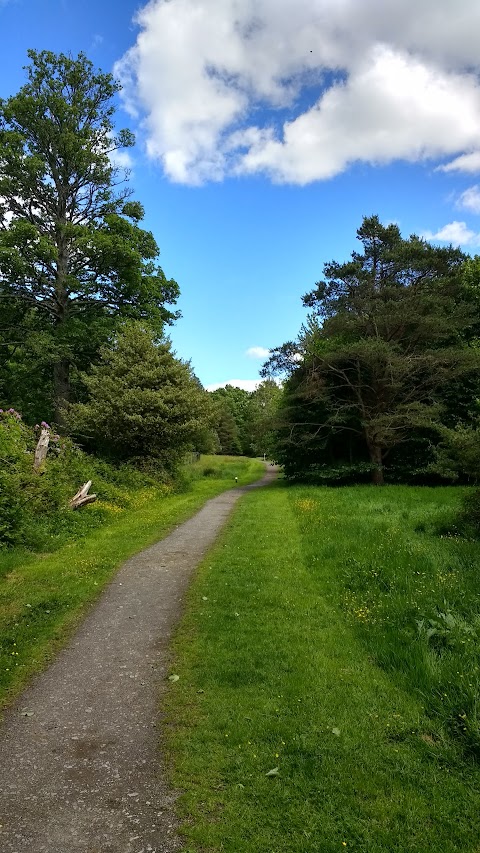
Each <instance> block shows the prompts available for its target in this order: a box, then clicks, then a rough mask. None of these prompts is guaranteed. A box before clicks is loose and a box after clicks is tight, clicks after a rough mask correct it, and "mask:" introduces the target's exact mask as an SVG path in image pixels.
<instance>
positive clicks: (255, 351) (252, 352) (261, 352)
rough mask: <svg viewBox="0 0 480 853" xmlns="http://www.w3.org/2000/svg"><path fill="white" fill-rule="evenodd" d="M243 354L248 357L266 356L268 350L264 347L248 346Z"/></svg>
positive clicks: (268, 353) (268, 352)
mask: <svg viewBox="0 0 480 853" xmlns="http://www.w3.org/2000/svg"><path fill="white" fill-rule="evenodd" d="M245 355H246V356H248V358H268V356H269V355H270V350H269V349H265V347H250V348H249V349H247V351H246V353H245Z"/></svg>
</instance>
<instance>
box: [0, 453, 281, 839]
mask: <svg viewBox="0 0 480 853" xmlns="http://www.w3.org/2000/svg"><path fill="white" fill-rule="evenodd" d="M275 476H276V472H275V470H274V469H273V468H272V469H270V470H269V471H268V472H267V473H266V474H265V476H264V477H263V479H262V480H260V481H259V482H258V483H255V484H254V485H253V486H246V487H243V488H237V489H233V490H231V491H229V492H224V493H223V494H222V495H220V496H219V497H217V498H214V499H213V500H211V501H209V502H208V503H207V504H206V505H205V506H204V507H203V509H201V510H200V512H198V513H197V514H196V515H195V516H194V517H193V518H191V519H190V520H189V521H187V522H185V523H184V524H182V525H180V526H179V527H177V528H176V530H174V532H173V533H171V534H170V535H169V536H167V538H166V539H163V540H162V541H161V542H158V543H157V544H156V545H154V546H153V547H151V548H148V549H147V550H146V551H142V552H141V553H140V554H137V555H136V556H135V557H133V558H132V559H130V560H128V562H127V563H125V564H124V565H123V566H122V568H121V569H120V570H119V571H118V572H117V574H116V575H115V577H114V579H113V580H112V582H111V583H110V585H109V586H108V587H107V589H106V590H105V592H104V593H103V595H102V597H101V599H100V600H99V602H98V603H97V605H96V606H95V607H94V608H93V610H91V611H90V613H89V615H88V616H87V617H86V619H85V621H84V622H83V623H82V625H81V627H80V629H79V630H78V631H77V633H76V634H75V636H74V637H73V639H72V640H71V642H70V644H69V645H68V646H67V647H66V648H65V649H64V651H63V652H61V653H60V654H59V656H58V657H57V658H56V660H55V661H54V663H53V664H52V665H51V666H50V668H49V669H48V670H47V671H46V672H45V673H44V674H43V675H42V676H40V677H38V678H37V679H36V681H35V682H34V683H33V685H32V686H31V687H30V688H28V689H27V690H26V691H25V692H24V693H23V695H22V696H21V698H20V700H19V702H18V703H17V704H16V706H14V707H12V708H11V709H10V710H9V711H8V712H7V713H6V715H5V719H4V722H3V724H2V726H1V728H0V785H1V788H2V791H1V793H0V825H1V827H0V850H1V851H2V853H173V851H177V850H179V849H180V846H181V845H180V842H179V840H178V838H177V837H176V833H175V818H174V812H173V806H174V799H175V798H174V795H173V794H172V792H171V791H170V790H169V789H168V787H167V785H166V782H165V779H164V777H163V773H162V764H161V754H160V753H159V744H158V741H159V737H160V734H161V733H160V732H159V725H160V721H159V715H158V706H159V696H160V693H161V689H162V685H165V679H166V675H167V664H168V659H167V650H168V643H169V639H170V635H171V632H172V628H173V627H174V626H175V624H176V622H177V620H178V618H179V616H180V612H181V602H182V595H183V593H184V591H185V589H186V587H187V584H188V581H189V578H190V576H191V573H192V570H193V569H194V568H195V566H196V565H197V564H198V563H199V561H200V559H201V558H202V556H203V555H204V554H205V552H206V551H207V549H208V548H209V547H210V546H211V545H212V544H213V542H214V540H215V537H216V536H217V534H218V532H219V531H220V529H221V527H222V526H223V524H224V523H225V521H226V519H227V517H228V515H229V514H230V511H231V509H232V507H233V505H234V503H235V502H236V501H237V500H238V498H239V497H240V496H241V494H242V493H243V492H244V491H246V490H247V489H249V488H253V487H256V486H260V485H266V484H267V483H269V482H271V481H272V480H273V478H274V477H275Z"/></svg>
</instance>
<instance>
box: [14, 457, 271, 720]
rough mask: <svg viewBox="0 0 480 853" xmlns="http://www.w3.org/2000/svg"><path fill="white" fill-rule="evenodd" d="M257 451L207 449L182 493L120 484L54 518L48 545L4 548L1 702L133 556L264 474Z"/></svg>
mask: <svg viewBox="0 0 480 853" xmlns="http://www.w3.org/2000/svg"><path fill="white" fill-rule="evenodd" d="M263 471H264V466H263V464H262V463H261V462H259V461H258V460H255V459H241V458H235V457H206V456H203V457H202V458H201V459H200V461H199V462H198V463H195V464H193V465H191V466H188V468H187V469H186V471H185V476H184V480H185V483H184V487H183V491H182V492H181V493H178V494H175V493H168V490H166V489H165V487H161V486H158V487H155V486H151V487H149V488H143V489H140V490H138V489H137V490H136V491H130V492H129V491H128V489H120V488H118V489H117V490H116V491H115V492H114V493H113V494H114V496H115V497H116V500H115V499H112V493H110V494H109V496H108V499H105V496H102V494H99V500H98V501H97V503H95V504H91V505H89V506H86V507H85V508H83V509H82V510H80V511H79V512H77V513H72V512H71V511H70V510H65V524H64V525H63V527H62V524H61V521H60V523H59V521H58V519H55V523H56V529H55V530H53V529H52V531H51V537H50V541H49V543H48V545H49V547H48V550H47V549H46V547H45V542H44V540H45V529H43V528H42V537H43V539H42V541H43V542H44V551H43V552H42V553H34V552H32V551H28V550H25V549H20V548H12V549H3V550H0V706H1V705H2V703H4V702H5V701H8V699H10V698H11V697H12V696H13V695H15V693H16V692H18V690H19V689H20V688H21V687H22V686H23V685H24V684H25V682H26V681H27V679H28V677H29V676H30V675H31V674H32V673H33V672H37V671H38V670H40V669H41V668H42V667H43V666H44V664H45V662H46V660H48V659H49V658H50V657H51V655H52V653H53V652H54V651H55V650H56V649H57V648H58V647H59V646H60V645H62V644H63V643H64V642H65V639H66V637H67V636H69V634H70V632H71V630H72V629H73V627H74V626H75V624H77V622H78V619H79V618H80V616H81V614H82V613H83V612H84V609H85V607H86V605H87V604H88V603H90V602H91V601H92V600H94V599H95V598H97V596H98V595H99V593H100V592H101V590H102V589H103V587H104V586H105V584H106V583H107V581H108V580H109V579H110V578H111V576H112V574H113V572H114V571H115V569H116V568H118V566H119V565H120V564H121V563H122V562H123V561H124V560H126V559H127V558H128V557H130V556H131V555H132V554H134V553H136V552H137V551H139V550H141V549H142V548H144V547H146V546H148V545H150V544H152V543H153V542H155V541H157V540H159V539H161V538H162V537H163V536H165V535H166V534H167V533H168V532H169V530H171V529H172V527H173V526H174V525H175V524H178V523H180V522H182V521H184V520H185V519H186V518H188V517H189V516H191V515H192V514H193V513H194V512H195V511H196V510H198V509H199V508H200V507H201V506H202V504H204V503H205V501H206V500H208V499H209V498H211V497H214V496H215V495H217V494H219V493H220V492H222V491H224V490H225V489H228V488H231V487H232V486H233V485H234V478H235V477H238V482H239V484H240V485H241V484H245V483H250V482H252V481H254V480H257V479H258V478H259V477H260V476H262V474H263Z"/></svg>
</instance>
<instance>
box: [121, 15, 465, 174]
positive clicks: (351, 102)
mask: <svg viewBox="0 0 480 853" xmlns="http://www.w3.org/2000/svg"><path fill="white" fill-rule="evenodd" d="M136 20H137V23H138V25H139V28H140V31H139V34H138V37H137V40H136V43H135V45H134V46H133V47H132V48H131V49H130V50H129V51H128V52H127V53H126V54H125V56H124V57H123V58H122V59H121V60H120V61H119V62H118V63H117V65H116V68H115V71H116V74H117V75H118V76H120V78H121V80H122V82H123V85H124V87H125V88H124V97H125V101H126V105H127V108H128V109H130V111H131V112H132V113H133V114H135V115H137V116H138V117H139V118H144V127H145V130H146V137H147V143H146V144H147V151H148V153H149V155H150V156H151V157H152V158H154V159H156V160H158V161H160V162H161V163H162V165H163V168H164V170H165V172H166V174H167V175H168V176H169V177H170V178H171V179H172V180H174V181H179V182H183V183H189V184H199V183H202V182H204V181H207V180H221V179H223V178H224V177H225V176H226V175H229V174H236V175H242V174H251V173H257V172H260V173H266V174H269V175H271V176H272V178H273V179H274V180H276V181H288V182H292V183H296V184H306V183H308V182H310V181H315V180H320V179H325V178H329V177H332V176H334V175H336V174H338V173H340V172H342V171H343V170H345V169H346V168H347V167H348V166H349V165H350V164H352V163H354V162H356V161H363V162H368V163H387V162H390V161H392V160H395V159H403V160H408V161H418V160H424V159H432V160H436V161H437V162H438V161H441V160H445V159H447V158H448V160H449V162H447V163H446V164H444V165H443V166H442V168H444V169H445V170H447V171H450V170H455V169H464V170H466V171H474V170H476V169H477V168H478V167H479V166H480V82H479V79H478V71H479V69H480V54H479V52H478V38H477V34H478V32H479V30H480V4H479V3H478V0H458V2H457V3H456V4H455V5H454V4H452V3H451V0H422V3H420V4H418V3H417V0H389V3H385V2H384V0H363V2H362V3H359V2H358V0H242V2H241V3H239V2H238V0H151V2H149V3H148V4H147V5H146V6H145V7H144V8H143V9H141V10H140V12H139V13H138V14H137V18H136ZM452 158H453V159H452ZM474 164H476V165H474Z"/></svg>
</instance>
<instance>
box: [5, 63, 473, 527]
mask: <svg viewBox="0 0 480 853" xmlns="http://www.w3.org/2000/svg"><path fill="white" fill-rule="evenodd" d="M29 58H30V64H29V66H28V67H27V69H26V72H27V82H26V83H25V85H24V86H23V87H22V88H21V89H20V90H19V92H18V93H17V94H16V95H14V96H12V97H11V98H9V99H7V100H2V101H0V306H1V318H0V406H1V407H2V409H1V411H0V456H1V462H2V465H1V469H0V514H1V517H2V518H1V521H0V540H2V541H4V542H7V543H8V542H15V541H18V540H19V539H21V536H22V535H23V534H22V530H25V527H26V526H28V518H29V517H31V515H32V513H34V512H38V511H40V508H42V511H44V512H48V511H49V507H56V508H58V506H60V505H63V504H64V503H65V500H66V497H67V494H68V492H69V490H71V489H72V488H73V487H74V485H75V487H78V486H79V485H81V483H79V482H78V480H79V479H82V478H83V477H85V478H86V479H89V477H88V474H89V471H90V469H91V470H92V471H93V470H95V466H97V468H96V470H97V471H98V470H99V469H98V466H99V465H104V466H107V467H104V468H103V476H107V475H106V474H105V472H106V470H107V468H108V466H114V467H115V466H116V468H117V469H118V466H121V465H123V466H130V467H131V468H132V470H133V469H135V470H136V471H143V472H144V473H145V475H146V476H149V477H152V476H153V477H159V478H160V479H161V480H162V482H166V481H167V480H169V479H170V481H173V480H174V479H175V477H176V476H177V474H178V471H179V468H180V466H181V463H182V462H183V460H184V459H185V457H186V455H187V454H188V453H191V452H192V451H194V452H196V453H202V452H205V453H211V452H216V453H224V454H225V453H226V454H233V455H240V454H241V455H247V456H264V455H267V456H268V457H270V458H276V459H278V461H279V462H281V464H282V465H283V466H284V471H285V474H286V476H287V478H289V479H297V480H305V481H310V482H330V483H343V482H356V481H363V480H368V479H372V480H373V482H374V483H375V484H377V485H380V484H382V483H383V482H384V481H387V482H392V481H397V482H404V483H412V482H417V483H423V482H428V483H441V482H455V481H458V482H462V483H476V482H477V481H478V478H479V477H480V449H479V445H480V442H479V437H480V408H479V399H480V371H479V360H480V321H479V307H480V258H470V257H467V256H466V255H464V254H463V253H462V252H461V251H460V250H459V249H456V248H454V247H452V246H450V247H447V248H439V247H435V246H432V245H431V244H429V243H428V242H426V241H425V240H423V239H421V238H419V237H417V236H415V235H413V236H411V237H409V238H408V239H406V238H404V237H402V235H401V234H400V231H399V229H398V227H397V226H396V225H389V226H383V225H382V224H381V223H380V221H379V219H378V217H376V216H371V217H368V218H365V219H364V221H363V223H362V224H361V227H360V228H359V230H358V232H357V236H358V239H359V241H360V243H361V250H360V251H357V252H353V254H352V256H351V259H350V260H349V261H347V262H336V261H332V262H331V263H327V264H326V265H325V268H324V277H323V279H322V280H321V281H319V282H318V283H317V284H316V285H315V287H314V289H313V290H312V291H311V292H309V293H307V294H306V295H305V297H304V299H303V301H304V305H305V306H306V307H307V308H309V309H310V313H309V315H308V318H307V320H306V322H305V324H304V326H303V327H302V329H301V330H300V333H299V337H298V339H297V340H296V341H293V342H287V343H285V344H283V345H281V346H279V347H277V348H276V349H274V350H273V351H272V354H271V357H270V359H269V361H268V362H267V364H266V365H265V366H264V370H263V374H264V381H263V382H262V383H261V384H260V386H259V387H258V388H257V390H256V391H254V392H253V393H248V392H246V391H243V390H241V389H239V388H233V387H232V386H227V387H226V388H221V389H218V390H217V391H215V392H213V393H211V394H208V393H207V392H206V391H205V390H204V389H203V387H202V385H201V383H200V382H199V380H198V379H197V377H196V376H195V374H194V372H193V370H192V367H191V365H190V364H189V363H186V362H183V361H181V360H180V359H178V358H177V357H176V355H175V353H174V352H173V351H172V349H171V345H170V343H169V340H168V335H167V332H168V327H169V326H170V325H171V324H172V323H174V322H175V320H176V319H177V318H178V316H179V315H178V311H176V308H175V305H176V302H177V299H178V295H179V287H178V284H177V283H176V282H175V281H174V280H173V279H167V277H166V276H165V274H164V272H163V270H162V268H161V266H160V265H159V262H158V261H159V248H158V245H157V243H156V240H155V238H154V236H153V235H152V234H151V233H150V232H149V231H146V230H145V229H143V228H142V227H141V223H142V219H143V215H144V211H143V208H142V205H141V203H140V202H138V201H136V200H134V198H133V197H132V193H133V190H132V189H131V188H130V186H129V180H128V178H129V175H128V172H126V171H125V170H124V169H122V168H120V167H119V166H118V165H116V162H117V161H116V154H117V152H118V151H122V150H124V149H128V148H129V147H131V146H132V145H133V144H134V137H133V135H132V133H131V132H130V131H129V130H126V129H124V130H120V131H116V130H115V127H114V96H115V94H116V93H117V91H118V89H119V85H118V83H117V82H116V81H115V80H114V79H113V77H112V76H111V75H110V74H104V73H102V72H101V71H98V70H96V69H95V68H94V67H93V65H92V63H91V62H90V61H89V60H88V59H87V58H86V57H85V56H84V55H79V56H78V57H77V58H76V59H74V58H71V57H67V56H65V55H63V54H60V55H58V56H57V55H55V54H52V53H50V52H48V51H42V52H36V51H30V52H29ZM42 435H43V439H44V440H45V441H46V443H47V444H48V453H47V457H46V459H45V460H44V461H43V462H42V464H41V465H39V466H38V465H37V466H36V468H34V465H33V462H34V452H35V447H36V445H37V443H38V440H39V438H40V437H41V436H42ZM112 476H113V475H112ZM115 476H116V475H115ZM135 476H136V475H135ZM475 506H476V503H475V499H474V498H470V509H469V512H470V515H471V516H472V515H473V516H474V515H475V513H476V512H477V511H476V509H475ZM22 519H23V521H22ZM26 519H27V520H26Z"/></svg>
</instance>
